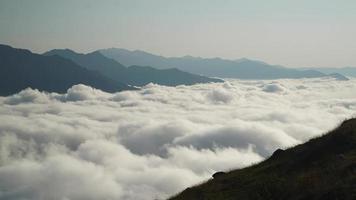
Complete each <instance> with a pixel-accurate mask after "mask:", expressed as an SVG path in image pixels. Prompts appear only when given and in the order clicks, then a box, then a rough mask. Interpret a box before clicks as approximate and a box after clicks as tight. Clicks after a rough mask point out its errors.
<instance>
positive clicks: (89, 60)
mask: <svg viewBox="0 0 356 200" xmlns="http://www.w3.org/2000/svg"><path fill="white" fill-rule="evenodd" d="M43 55H46V56H49V55H58V56H62V57H64V58H67V59H71V60H72V61H73V62H75V63H77V64H78V65H80V66H82V67H84V68H88V69H90V70H95V71H98V72H100V73H102V74H103V75H105V76H107V77H108V78H111V79H113V80H116V81H121V82H124V83H126V84H129V85H135V86H143V85H146V84H148V83H151V82H152V83H156V84H161V85H167V86H176V85H192V84H196V83H209V82H222V80H220V79H214V78H208V77H204V76H199V75H195V74H191V73H188V72H184V71H181V70H178V69H174V68H172V69H156V68H154V67H150V66H147V65H143V66H137V65H133V66H129V67H125V66H124V65H122V64H121V63H119V62H117V61H115V60H114V59H111V58H107V57H106V56H104V55H102V54H101V53H100V52H99V51H94V52H91V53H88V54H81V53H77V52H74V51H72V50H70V51H68V50H66V49H62V50H61V49H55V50H51V51H48V52H46V53H44V54H43Z"/></svg>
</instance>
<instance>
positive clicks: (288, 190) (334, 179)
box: [171, 119, 356, 200]
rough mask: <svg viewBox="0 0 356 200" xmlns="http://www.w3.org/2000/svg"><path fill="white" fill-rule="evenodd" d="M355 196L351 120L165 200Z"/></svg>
mask: <svg viewBox="0 0 356 200" xmlns="http://www.w3.org/2000/svg"><path fill="white" fill-rule="evenodd" d="M180 199H182V200H183V199H184V200H193V199H194V200H197V199H199V200H207V199H209V200H210V199H211V200H212V199H214V200H220V199H224V200H226V199H249V200H257V199H271V200H272V199H274V200H279V199H280V200H282V199H283V200H285V199H291V200H297V199H298V200H304V199H305V200H307V199H308V200H309V199H320V200H325V199H326V200H331V199H350V200H351V199H356V119H350V120H346V121H344V122H343V123H342V124H341V125H340V126H339V127H338V128H336V129H335V130H333V131H331V132H329V133H328V134H325V135H323V136H320V137H318V138H314V139H311V140H310V141H308V142H306V143H304V144H301V145H298V146H295V147H293V148H290V149H287V150H281V149H278V150H276V151H275V152H274V153H273V154H272V156H271V157H270V158H268V159H267V160H265V161H263V162H261V163H259V164H256V165H253V166H251V167H247V168H244V169H238V170H233V171H230V172H226V173H224V172H218V173H215V174H214V178H212V179H210V180H209V181H207V182H206V183H203V184H201V185H198V186H194V187H191V188H188V189H186V190H184V191H183V192H182V193H180V194H178V195H177V196H175V197H172V198H171V200H180Z"/></svg>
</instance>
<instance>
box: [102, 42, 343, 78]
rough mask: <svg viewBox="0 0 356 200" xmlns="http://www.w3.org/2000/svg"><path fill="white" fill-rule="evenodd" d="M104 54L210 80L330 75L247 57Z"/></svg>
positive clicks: (127, 62)
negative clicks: (228, 58)
mask: <svg viewBox="0 0 356 200" xmlns="http://www.w3.org/2000/svg"><path fill="white" fill-rule="evenodd" d="M100 52H101V53H102V54H103V55H105V56H106V57H109V58H112V59H115V60H117V61H119V62H121V63H122V64H124V65H150V66H154V67H156V68H159V69H166V68H177V69H180V70H183V71H186V72H190V73H194V74H200V75H203V76H209V77H220V78H239V79H279V78H316V77H325V76H328V75H327V74H324V73H322V72H319V71H316V70H312V69H308V70H297V69H292V68H285V67H282V66H278V65H269V64H267V63H264V62H261V61H254V60H249V59H246V58H244V59H239V60H227V59H221V58H200V57H192V56H184V57H169V58H167V57H163V56H157V55H154V54H150V53H147V52H144V51H139V50H136V51H129V50H126V49H118V48H111V49H102V50H100ZM341 76H342V75H341ZM345 78H346V77H345Z"/></svg>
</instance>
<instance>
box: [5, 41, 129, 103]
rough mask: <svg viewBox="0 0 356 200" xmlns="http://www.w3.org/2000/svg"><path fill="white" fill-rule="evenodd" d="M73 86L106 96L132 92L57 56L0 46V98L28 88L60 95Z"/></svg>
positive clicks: (120, 84) (125, 86)
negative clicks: (120, 92) (87, 88)
mask: <svg viewBox="0 0 356 200" xmlns="http://www.w3.org/2000/svg"><path fill="white" fill-rule="evenodd" d="M76 84H85V85H89V86H91V87H94V88H98V89H100V90H103V91H106V92H117V91H121V90H128V89H133V88H132V87H130V86H128V85H126V84H124V83H121V82H118V81H114V80H111V79H109V78H107V77H105V76H103V75H101V74H100V73H96V72H94V71H90V70H87V69H85V68H83V67H81V66H79V65H77V64H75V63H74V62H72V61H70V60H68V59H64V58H62V57H59V56H43V55H40V54H35V53H32V52H30V51H29V50H25V49H15V48H12V47H10V46H7V45H0V95H1V96H6V95H10V94H14V93H17V92H19V91H21V90H23V89H25V88H28V87H31V88H35V89H39V90H41V91H47V92H58V93H64V92H66V91H67V89H68V88H70V87H71V86H73V85H76Z"/></svg>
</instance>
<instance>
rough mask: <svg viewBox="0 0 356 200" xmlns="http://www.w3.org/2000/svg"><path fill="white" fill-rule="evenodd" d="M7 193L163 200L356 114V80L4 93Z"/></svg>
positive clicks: (0, 170) (1, 165)
mask: <svg viewBox="0 0 356 200" xmlns="http://www.w3.org/2000/svg"><path fill="white" fill-rule="evenodd" d="M0 105H1V106H0V122H1V123H0V199H31V200H32V199H33V200H35V199H39V200H42V199H43V200H45V199H46V200H47V199H63V200H67V199H68V200H69V199H70V200H84V199H85V200H90V199H93V200H94V199H108V200H110V199H163V198H166V197H168V196H170V195H172V194H174V193H176V192H178V191H180V190H182V189H184V188H185V187H188V186H190V185H193V184H197V183H199V182H201V181H203V180H205V179H207V178H209V177H210V176H211V174H213V173H214V172H216V171H219V170H229V169H234V168H239V167H244V166H247V165H250V164H252V163H256V162H259V161H260V160H262V159H263V158H266V157H268V156H269V155H270V154H271V153H272V152H273V151H274V150H275V149H277V148H285V147H288V146H292V145H295V144H298V143H301V142H304V141H306V140H307V139H309V138H311V137H314V136H316V135H320V134H322V133H324V132H326V131H328V130H330V129H332V128H333V127H335V126H337V125H338V123H340V121H342V120H344V119H345V118H349V117H352V116H354V115H355V113H356V80H354V79H353V80H350V81H336V80H333V79H302V80H278V81H238V80H228V81H226V82H225V83H213V84H201V85H194V86H178V87H164V86H159V85H154V84H149V85H147V86H145V87H144V88H142V90H139V91H125V92H120V93H116V94H109V93H105V92H102V91H99V90H96V89H93V88H90V87H87V86H85V85H76V86H73V87H72V88H70V89H69V90H68V92H67V93H66V94H55V93H50V94H48V93H42V92H39V91H37V90H32V89H26V90H23V91H21V92H20V93H18V94H15V95H13V96H9V97H0Z"/></svg>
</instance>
